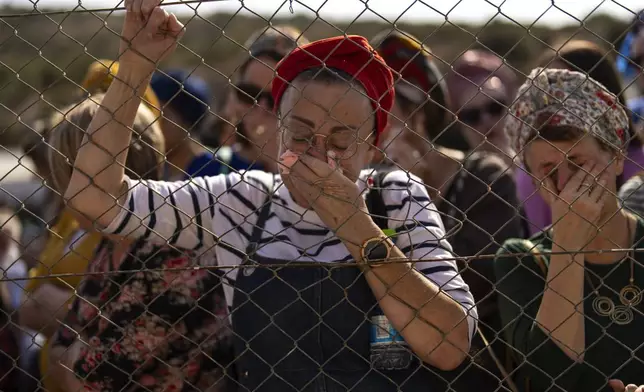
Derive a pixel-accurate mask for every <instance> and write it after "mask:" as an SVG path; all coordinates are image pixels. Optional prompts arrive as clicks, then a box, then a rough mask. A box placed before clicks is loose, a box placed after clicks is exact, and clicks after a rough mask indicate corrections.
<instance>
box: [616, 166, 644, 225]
mask: <svg viewBox="0 0 644 392" xmlns="http://www.w3.org/2000/svg"><path fill="white" fill-rule="evenodd" d="M618 196H619V200H621V201H622V205H623V206H624V208H626V209H628V210H629V211H630V212H631V213H633V214H636V215H638V216H640V217H642V218H644V171H641V172H639V173H637V174H635V175H634V176H633V177H631V178H629V179H628V181H626V182H625V183H624V185H622V186H621V188H619V193H618Z"/></svg>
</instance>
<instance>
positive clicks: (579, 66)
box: [516, 40, 644, 235]
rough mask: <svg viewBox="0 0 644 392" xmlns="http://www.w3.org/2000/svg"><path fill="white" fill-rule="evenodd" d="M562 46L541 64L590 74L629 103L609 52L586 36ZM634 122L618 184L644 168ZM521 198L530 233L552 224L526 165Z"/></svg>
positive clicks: (520, 176) (520, 173) (522, 172)
mask: <svg viewBox="0 0 644 392" xmlns="http://www.w3.org/2000/svg"><path fill="white" fill-rule="evenodd" d="M553 47H555V48H559V49H558V50H557V52H553V51H551V50H548V51H547V52H546V53H544V54H543V55H542V57H541V60H540V61H539V64H538V65H539V66H540V67H546V68H552V69H568V70H571V71H578V72H582V73H585V74H587V75H588V76H589V77H591V78H592V79H594V80H596V81H597V82H599V83H600V84H601V85H603V86H604V87H606V88H607V89H608V91H610V92H611V93H613V94H615V95H616V96H617V97H618V99H619V103H620V104H621V105H622V107H626V101H625V99H624V95H623V90H624V88H623V85H622V82H621V80H620V77H619V73H618V72H617V70H616V69H615V64H614V63H613V61H612V60H611V59H610V58H609V57H608V53H607V52H606V51H605V50H602V49H601V48H600V47H599V46H598V45H597V44H595V43H593V42H589V41H583V40H572V41H568V42H565V43H564V44H563V45H561V44H559V45H557V44H556V45H554V46H553ZM632 129H633V128H632V122H631V121H629V125H628V127H627V130H626V131H627V132H628V137H629V139H630V143H629V145H628V150H627V151H626V158H625V160H624V170H623V171H622V173H621V174H620V175H619V177H618V178H617V186H618V189H619V187H621V186H622V184H623V183H624V182H625V180H627V179H629V178H630V177H632V176H633V175H634V174H635V173H637V172H639V171H641V170H643V168H644V149H643V147H642V141H641V139H640V136H639V135H637V134H636V133H635V132H633V131H632ZM516 179H517V185H518V191H519V200H521V201H522V202H523V205H524V210H525V214H526V219H527V221H528V222H527V223H528V229H529V231H530V235H532V234H536V233H538V232H540V231H541V230H543V229H545V228H546V227H547V226H549V225H550V224H551V223H552V221H551V217H552V214H551V211H550V208H549V207H548V204H547V203H546V202H545V200H544V199H543V197H542V196H541V195H540V193H539V192H538V188H539V184H536V182H535V181H536V180H535V178H534V176H532V175H530V174H529V173H528V172H527V171H526V170H525V169H522V168H520V169H518V170H517V174H516Z"/></svg>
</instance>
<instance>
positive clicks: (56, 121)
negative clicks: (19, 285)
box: [19, 94, 165, 391]
mask: <svg viewBox="0 0 644 392" xmlns="http://www.w3.org/2000/svg"><path fill="white" fill-rule="evenodd" d="M101 100H102V95H101V94H94V95H92V97H91V98H87V99H85V100H83V101H82V102H80V103H77V104H74V105H71V106H69V107H68V108H66V109H64V110H62V111H61V112H60V113H59V112H56V114H55V115H54V118H53V119H52V120H51V124H52V129H51V131H50V132H49V135H48V143H49V145H50V146H51V148H50V149H49V165H50V172H51V174H50V178H51V179H52V186H53V188H54V190H55V191H56V192H57V193H58V194H60V192H63V191H64V189H65V188H66V184H67V181H68V178H69V175H70V173H71V166H70V165H71V164H73V162H74V159H75V152H76V151H77V150H78V146H80V143H81V140H82V138H83V135H84V133H83V132H82V130H84V129H87V126H88V125H89V123H90V121H91V120H92V118H93V117H94V116H95V114H96V112H97V110H98V103H97V102H101ZM155 121H156V117H155V116H154V114H153V113H152V111H151V110H150V109H148V107H147V106H146V105H140V107H139V110H138V112H137V114H136V120H135V122H134V125H133V129H134V132H135V133H136V134H137V135H139V137H138V138H137V140H135V141H134V142H133V143H134V148H132V149H130V151H129V154H128V157H127V162H126V166H127V168H128V171H129V172H130V173H134V174H135V175H136V176H141V177H145V178H151V179H161V176H160V174H159V173H161V171H162V163H163V161H164V156H163V151H165V148H164V142H163V136H162V135H161V133H160V130H159V129H158V125H156V123H155ZM101 239H102V236H101V234H100V233H96V232H94V231H93V222H83V223H82V222H80V221H79V220H78V216H77V215H76V214H74V213H73V212H72V211H70V210H69V209H67V208H64V209H63V210H62V211H61V212H60V214H59V218H58V221H57V222H56V224H55V226H54V227H53V228H52V233H51V235H50V236H49V240H48V243H47V245H46V247H45V249H44V250H43V253H42V255H41V256H40V259H39V263H38V265H36V266H35V267H34V268H33V269H32V270H31V271H30V272H29V277H30V278H31V279H30V280H29V281H28V282H27V285H26V287H25V289H26V291H27V293H28V294H27V299H26V301H25V302H24V303H23V305H22V306H21V307H20V311H19V313H20V323H21V324H22V325H24V326H26V327H28V328H30V329H32V330H34V331H36V332H39V333H42V334H43V335H44V336H45V337H47V338H48V341H47V343H46V344H45V346H44V347H43V348H42V350H41V353H40V365H39V368H40V376H41V380H42V383H43V385H44V386H45V387H46V388H47V390H48V391H61V389H60V388H59V380H58V379H57V378H56V377H58V376H60V375H61V374H60V373H59V372H56V371H49V350H50V344H51V340H50V338H51V336H52V335H53V334H54V332H55V331H56V330H57V329H58V327H59V323H60V321H61V320H63V319H64V318H65V315H66V314H67V311H68V308H67V304H68V303H69V302H70V300H71V299H73V296H74V290H75V289H76V287H77V286H78V284H79V283H80V281H81V274H82V273H83V272H85V271H86V269H87V265H88V263H89V261H90V260H91V259H92V258H93V256H94V252H95V251H96V248H97V246H98V244H99V243H100V241H101ZM57 274H58V275H60V274H66V276H60V277H51V275H57Z"/></svg>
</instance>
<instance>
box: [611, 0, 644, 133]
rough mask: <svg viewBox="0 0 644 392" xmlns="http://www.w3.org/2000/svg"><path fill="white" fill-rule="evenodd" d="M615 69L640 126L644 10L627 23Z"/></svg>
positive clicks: (643, 110) (643, 87) (643, 108)
mask: <svg viewBox="0 0 644 392" xmlns="http://www.w3.org/2000/svg"><path fill="white" fill-rule="evenodd" d="M616 65H617V70H618V71H619V73H620V75H621V76H622V80H623V81H624V84H625V86H626V88H625V90H626V91H627V92H628V94H627V95H626V96H627V98H628V106H629V108H631V110H633V111H634V112H635V113H636V114H638V119H637V121H634V123H635V124H636V125H638V126H641V124H642V123H643V121H642V120H643V119H642V118H641V117H642V114H643V113H644V98H643V94H644V77H643V76H642V67H643V66H644V10H642V11H639V12H638V13H636V14H635V17H634V18H633V19H632V20H631V22H630V23H629V24H628V27H627V30H626V35H625V36H624V39H623V40H622V43H621V45H620V47H619V53H618V54H617V60H616Z"/></svg>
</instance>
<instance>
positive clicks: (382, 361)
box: [370, 308, 412, 370]
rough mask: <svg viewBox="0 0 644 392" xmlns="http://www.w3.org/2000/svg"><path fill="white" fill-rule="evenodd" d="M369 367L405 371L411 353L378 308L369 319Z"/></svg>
mask: <svg viewBox="0 0 644 392" xmlns="http://www.w3.org/2000/svg"><path fill="white" fill-rule="evenodd" d="M370 343H371V366H372V367H373V368H374V369H379V370H400V369H407V368H409V366H410V365H411V361H412V353H411V350H410V349H409V345H408V344H407V342H405V339H403V337H402V336H401V335H400V334H399V333H398V331H396V330H395V329H394V327H393V325H391V323H390V322H389V319H387V316H385V315H384V314H383V313H382V310H380V308H378V310H377V312H376V314H375V315H374V316H373V317H371V339H370Z"/></svg>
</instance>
